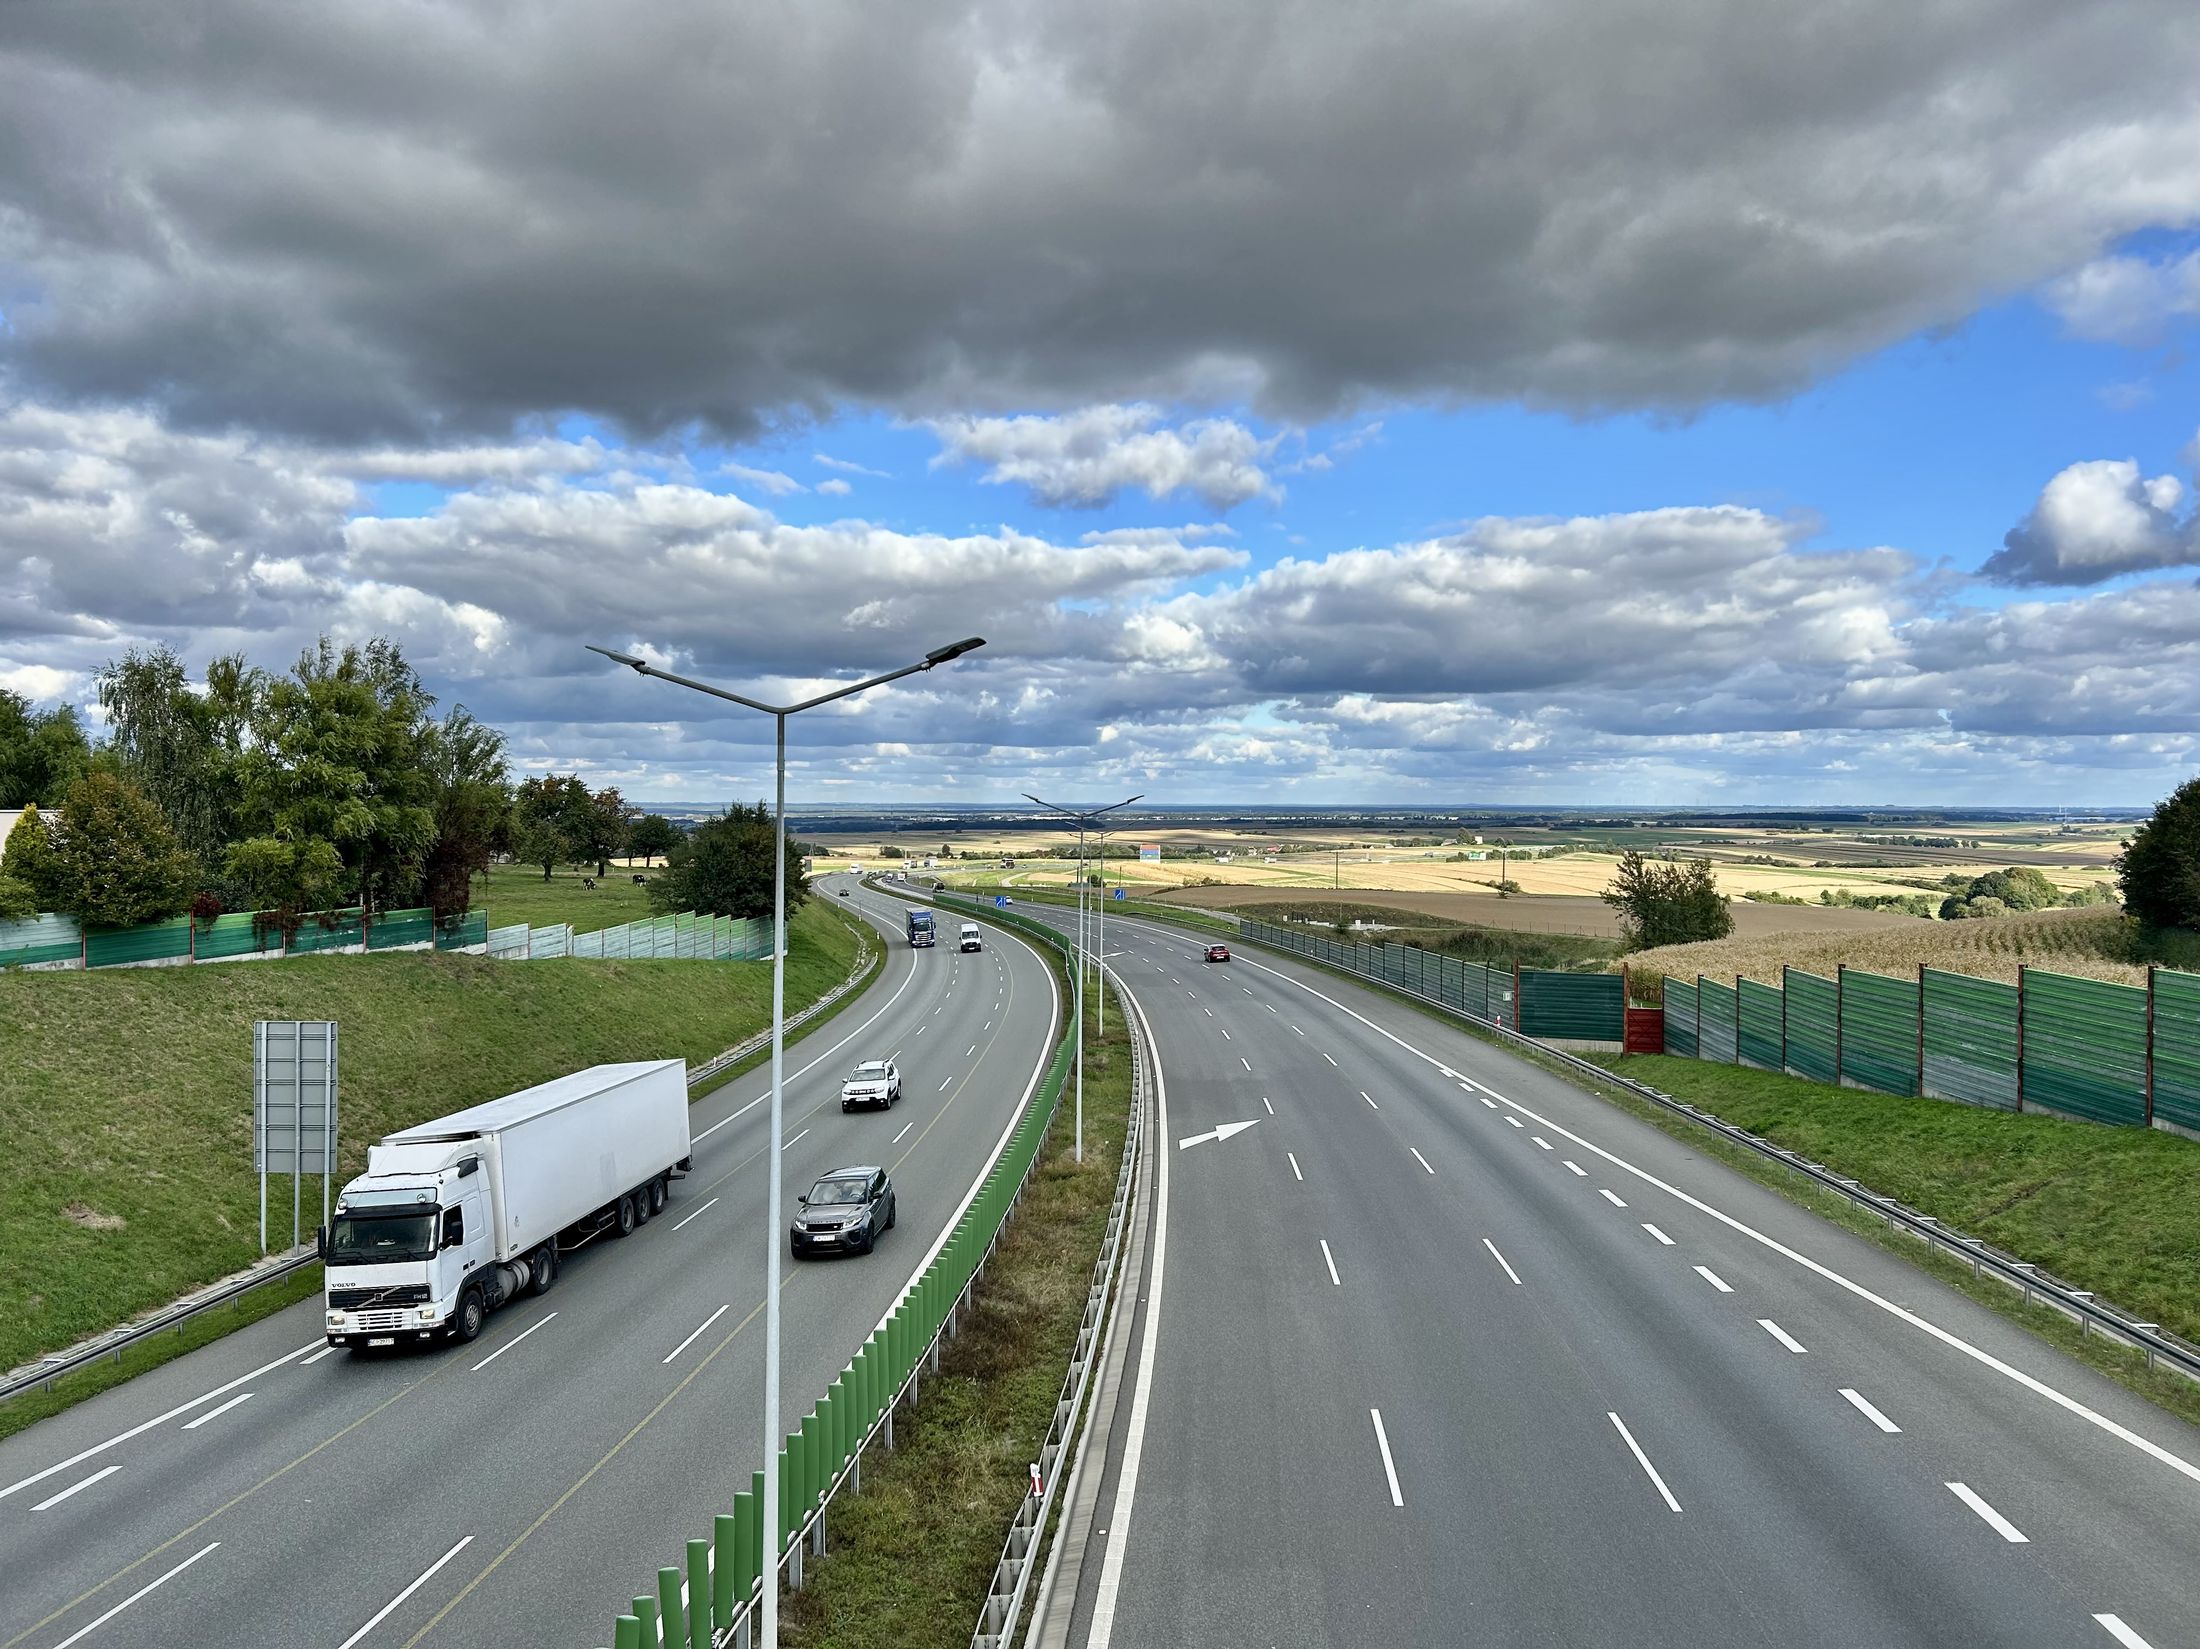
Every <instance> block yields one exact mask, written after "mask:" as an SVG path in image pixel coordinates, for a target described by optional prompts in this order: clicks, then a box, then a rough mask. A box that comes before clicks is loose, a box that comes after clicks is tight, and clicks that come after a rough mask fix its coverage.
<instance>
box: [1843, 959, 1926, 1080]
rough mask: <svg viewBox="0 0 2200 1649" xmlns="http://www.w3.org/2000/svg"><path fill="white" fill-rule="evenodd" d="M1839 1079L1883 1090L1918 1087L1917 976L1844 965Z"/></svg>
mask: <svg viewBox="0 0 2200 1649" xmlns="http://www.w3.org/2000/svg"><path fill="white" fill-rule="evenodd" d="M1840 985H1841V1080H1842V1081H1843V1082H1847V1083H1853V1084H1854V1085H1855V1086H1856V1087H1859V1088H1876V1089H1878V1090H1879V1092H1881V1093H1883V1094H1914V1093H1916V1092H1917V981H1915V980H1914V979H1890V978H1888V977H1887V976H1886V975H1885V974H1880V973H1859V972H1857V971H1856V970H1855V969H1853V968H1844V969H1843V970H1842V971H1841V976H1840Z"/></svg>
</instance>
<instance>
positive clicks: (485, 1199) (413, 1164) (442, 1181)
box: [322, 1145, 531, 1346]
mask: <svg viewBox="0 0 2200 1649" xmlns="http://www.w3.org/2000/svg"><path fill="white" fill-rule="evenodd" d="M368 1162H369V1167H368V1171H367V1172H366V1173H365V1174H364V1175H363V1176H361V1177H360V1178H358V1179H355V1180H353V1181H352V1182H351V1183H350V1184H349V1185H347V1186H345V1187H344V1189H343V1192H342V1194H341V1195H340V1196H339V1197H338V1198H337V1200H336V1212H335V1215H334V1217H333V1219H332V1220H331V1222H330V1224H329V1227H328V1231H327V1234H326V1235H325V1237H324V1238H323V1240H322V1260H323V1263H324V1264H325V1266H326V1267H327V1273H328V1325H327V1332H328V1337H329V1339H330V1341H331V1342H333V1343H340V1344H344V1345H351V1346H360V1345H366V1344H369V1343H371V1342H375V1341H387V1342H389V1343H391V1344H395V1343H397V1342H398V1341H400V1340H426V1339H430V1338H432V1337H434V1336H435V1335H438V1334H443V1333H456V1334H458V1335H459V1336H460V1337H462V1338H466V1339H471V1338H472V1337H473V1334H475V1333H479V1332H480V1322H479V1320H478V1319H476V1320H475V1321H473V1323H472V1324H471V1332H469V1331H468V1324H466V1323H465V1322H462V1321H461V1320H460V1319H461V1318H462V1317H463V1316H464V1315H465V1313H463V1312H462V1311H461V1310H460V1305H459V1301H460V1297H461V1295H462V1294H464V1293H465V1291H466V1285H467V1283H468V1282H469V1281H473V1280H477V1279H478V1280H480V1281H482V1282H483V1283H484V1285H485V1287H486V1289H487V1291H488V1293H489V1294H490V1295H492V1296H493V1299H492V1300H490V1301H489V1303H490V1304H494V1303H501V1302H502V1301H503V1300H504V1299H505V1298H506V1296H507V1294H508V1293H510V1292H513V1291H515V1290H514V1289H513V1288H512V1287H508V1286H506V1285H510V1284H514V1283H517V1284H520V1285H524V1284H525V1283H526V1282H527V1281H529V1280H531V1278H529V1277H521V1278H517V1279H513V1278H505V1277H500V1276H497V1275H495V1273H497V1272H500V1271H502V1270H505V1269H507V1268H504V1267H498V1266H496V1265H495V1264H494V1260H495V1242H494V1238H495V1231H496V1220H495V1210H494V1209H493V1208H492V1207H491V1205H490V1196H489V1186H488V1176H487V1175H486V1174H484V1173H482V1172H481V1155H480V1151H479V1149H478V1147H476V1148H471V1149H468V1148H463V1147H457V1146H433V1145H428V1146H418V1145H399V1146H383V1145H377V1146H374V1147H372V1148H371V1149H370V1151H369V1152H368ZM478 1292H479V1291H477V1293H478ZM479 1309H480V1310H481V1311H482V1313H483V1314H484V1315H485V1314H486V1311H487V1309H488V1304H484V1305H483V1306H481V1307H480V1308H479Z"/></svg>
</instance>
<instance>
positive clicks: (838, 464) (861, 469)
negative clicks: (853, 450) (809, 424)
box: [810, 452, 893, 491]
mask: <svg viewBox="0 0 2200 1649" xmlns="http://www.w3.org/2000/svg"><path fill="white" fill-rule="evenodd" d="M810 461H811V462H812V463H815V464H822V465H824V466H825V468H827V469H829V470H838V471H839V472H840V473H841V474H842V475H867V476H869V477H870V478H871V479H872V480H874V481H891V480H893V476H892V475H891V474H890V473H888V472H887V471H885V470H875V469H872V468H870V467H869V466H868V465H865V464H857V463H851V462H850V461H849V460H847V459H845V458H835V457H834V456H833V455H832V454H831V453H827V452H813V453H811V454H810ZM819 490H820V491H822V490H823V489H822V488H820V489H819Z"/></svg>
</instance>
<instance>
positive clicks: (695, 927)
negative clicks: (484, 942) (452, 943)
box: [488, 910, 772, 962]
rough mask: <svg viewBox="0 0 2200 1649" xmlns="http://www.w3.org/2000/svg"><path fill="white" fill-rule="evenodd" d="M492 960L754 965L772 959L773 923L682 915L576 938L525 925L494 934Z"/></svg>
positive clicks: (562, 928) (561, 929) (562, 930)
mask: <svg viewBox="0 0 2200 1649" xmlns="http://www.w3.org/2000/svg"><path fill="white" fill-rule="evenodd" d="M488 945H489V955H490V956H492V957H494V958H496V959H498V960H500V961H506V962H540V961H544V960H548V959H554V958H558V957H565V956H580V957H595V958H600V959H604V960H613V961H628V960H636V961H639V960H646V959H651V958H655V959H660V960H671V959H680V960H687V959H690V958H694V959H699V960H702V961H721V962H756V961H761V960H763V959H765V958H766V957H769V956H770V955H771V953H772V924H771V920H770V918H769V917H732V916H699V915H697V914H696V913H695V912H694V911H692V910H684V911H681V912H680V913H678V914H677V915H673V916H652V917H647V918H645V919H644V920H642V921H639V922H623V923H621V924H620V925H619V926H617V927H615V928H599V929H597V930H596V931H594V932H592V933H575V932H574V931H573V929H572V927H571V925H570V924H568V923H562V922H561V923H556V924H553V925H551V926H549V927H530V926H528V925H527V924H526V923H525V922H520V923H516V924H514V925H513V926H511V927H503V928H492V929H490V930H489V935H488Z"/></svg>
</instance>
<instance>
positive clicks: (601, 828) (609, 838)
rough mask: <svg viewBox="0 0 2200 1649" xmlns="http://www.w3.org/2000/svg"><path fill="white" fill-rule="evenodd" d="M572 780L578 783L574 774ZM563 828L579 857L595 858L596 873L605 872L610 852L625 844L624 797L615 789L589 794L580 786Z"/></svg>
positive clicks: (620, 848)
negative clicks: (577, 850) (571, 839)
mask: <svg viewBox="0 0 2200 1649" xmlns="http://www.w3.org/2000/svg"><path fill="white" fill-rule="evenodd" d="M574 783H575V784H576V785H579V783H580V781H579V780H578V778H576V779H575V780H574ZM565 828H566V833H567V834H568V835H570V836H571V837H572V838H573V845H574V846H575V847H576V848H578V849H579V850H580V855H581V857H582V858H583V859H593V860H595V861H596V874H597V875H598V876H602V875H606V874H608V873H609V871H610V869H611V859H612V856H613V855H614V854H616V853H620V852H622V851H624V850H625V847H626V841H627V831H628V829H629V826H628V822H627V807H626V798H625V797H624V796H622V795H620V794H619V793H618V791H617V790H598V791H595V792H594V793H593V794H591V793H590V792H589V791H588V789H587V788H586V787H585V786H581V787H580V794H579V797H578V798H577V799H576V800H574V801H573V803H572V812H571V814H570V815H569V816H568V818H567V820H566V826H565Z"/></svg>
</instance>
